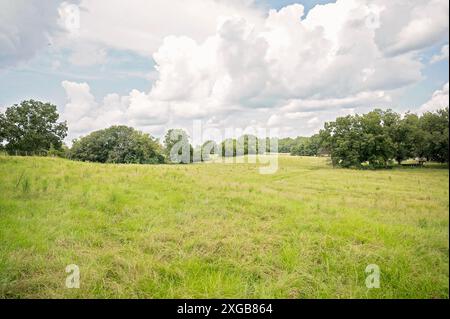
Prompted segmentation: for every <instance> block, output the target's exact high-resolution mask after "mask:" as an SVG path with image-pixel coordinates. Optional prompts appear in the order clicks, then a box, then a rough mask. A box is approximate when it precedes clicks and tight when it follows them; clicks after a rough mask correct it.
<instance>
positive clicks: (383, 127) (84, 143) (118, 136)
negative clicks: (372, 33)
mask: <svg viewBox="0 0 450 319" xmlns="http://www.w3.org/2000/svg"><path fill="white" fill-rule="evenodd" d="M448 113H449V109H448V107H447V108H444V109H441V110H438V111H435V112H426V113H424V114H422V115H417V114H413V113H406V114H405V115H404V116H401V115H400V114H399V113H396V112H394V111H392V110H381V109H375V110H373V111H371V112H369V113H367V114H363V115H347V116H344V117H338V118H337V119H336V120H335V121H331V122H327V123H325V125H324V128H323V129H321V130H320V132H319V133H318V134H315V135H313V136H311V137H297V138H284V139H277V138H272V140H269V138H265V139H262V138H258V137H256V136H254V135H248V134H247V135H243V136H241V137H239V138H236V139H226V140H224V141H222V142H221V143H219V144H218V143H216V142H214V141H207V142H205V143H203V144H202V145H200V146H196V147H193V146H192V145H191V144H190V142H189V136H188V134H187V133H186V132H185V131H183V130H181V129H171V130H169V131H168V132H167V133H166V134H165V136H164V138H163V140H162V143H160V141H159V140H158V139H156V138H154V137H153V136H151V135H150V134H147V133H143V132H140V131H138V130H136V129H134V128H131V127H127V126H123V125H117V126H111V127H109V128H106V129H103V130H98V131H95V132H92V133H90V134H88V135H86V136H83V137H81V138H79V139H76V140H74V141H73V145H72V147H71V148H68V147H67V146H65V145H64V143H63V140H64V138H65V137H66V136H67V130H68V127H67V123H66V122H59V121H58V120H59V114H58V112H57V108H56V106H55V105H52V104H50V103H43V102H40V101H34V100H29V101H23V102H22V103H20V104H19V105H17V104H15V105H13V106H11V107H9V108H7V109H6V111H5V112H4V113H2V114H0V150H4V151H6V152H8V153H9V154H17V153H18V154H23V153H24V152H25V154H28V153H37V154H40V153H41V152H45V153H47V154H51V155H57V156H61V157H67V158H70V159H74V160H80V161H91V162H101V163H139V164H162V163H170V162H177V163H186V164H187V163H192V162H198V161H206V160H209V159H210V157H211V155H212V154H217V155H218V156H223V157H235V156H240V155H248V154H263V153H265V152H269V151H271V152H274V151H278V152H280V153H290V154H291V155H300V156H320V155H323V156H330V157H331V161H332V163H333V165H334V166H341V167H361V166H364V165H368V166H371V167H374V168H377V167H386V166H389V165H392V163H393V162H394V161H396V162H397V163H401V162H402V161H404V160H406V159H410V158H421V159H424V160H427V161H436V162H441V163H448V160H449V150H448V149H449V131H448V129H449V122H448V121H449V118H448V116H449V114H448ZM271 145H272V146H273V145H277V146H278V149H277V150H274V149H272V150H271V149H270V147H271Z"/></svg>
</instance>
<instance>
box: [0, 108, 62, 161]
mask: <svg viewBox="0 0 450 319" xmlns="http://www.w3.org/2000/svg"><path fill="white" fill-rule="evenodd" d="M58 119H59V114H58V111H57V109H56V106H55V105H53V104H50V103H43V102H40V101H34V100H28V101H23V102H22V103H20V104H14V105H13V106H11V107H8V108H7V109H6V111H5V113H4V114H0V144H5V146H4V147H5V149H6V150H7V151H8V152H9V153H14V152H20V153H23V152H30V153H33V152H42V151H48V150H49V149H50V148H54V149H57V150H59V149H61V147H62V144H63V139H64V138H65V137H66V136H67V124H66V122H58Z"/></svg>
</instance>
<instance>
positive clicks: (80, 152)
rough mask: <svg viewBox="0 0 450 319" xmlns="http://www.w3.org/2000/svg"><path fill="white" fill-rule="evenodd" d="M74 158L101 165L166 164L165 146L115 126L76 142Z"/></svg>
mask: <svg viewBox="0 0 450 319" xmlns="http://www.w3.org/2000/svg"><path fill="white" fill-rule="evenodd" d="M70 157H71V158H72V159H76V160H81V161H90V162H100V163H136V164H157V163H163V162H164V156H163V155H162V149H161V146H160V145H159V143H158V141H157V140H156V139H154V138H153V137H152V136H150V135H149V134H146V133H142V132H140V131H137V130H135V129H133V128H131V127H127V126H111V127H110V128H107V129H104V130H99V131H95V132H92V133H91V134H89V135H87V136H85V137H82V138H80V139H78V140H75V141H74V142H73V146H72V148H71V150H70Z"/></svg>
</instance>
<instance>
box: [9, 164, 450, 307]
mask: <svg viewBox="0 0 450 319" xmlns="http://www.w3.org/2000/svg"><path fill="white" fill-rule="evenodd" d="M448 190H449V175H448V169H437V168H414V169H392V170H380V171H366V170H345V169H333V168H331V167H329V166H328V164H327V162H326V159H323V158H301V157H289V156H281V157H280V163H279V170H278V172H277V173H276V174H273V175H260V174H259V173H258V167H257V166H256V165H254V164H235V165H233V164H193V165H161V166H151V165H102V164H91V163H80V162H72V161H68V160H61V159H54V158H36V157H28V158H26V157H4V156H3V157H0V243H1V244H0V297H3V298H16V297H19V298H83V297H84V298H113V297H114V298H116V297H117V298H177V297H180V298H197V297H199V298H201V297H203V298H244V297H245V298H448V296H449V245H448V240H449V237H448V235H449V200H448V195H449V194H448ZM69 264H76V265H78V266H79V268H80V273H81V287H80V289H68V288H65V278H66V276H67V274H66V273H65V267H66V266H67V265H69ZM368 264H377V265H378V266H379V267H380V269H381V287H380V288H379V289H368V288H366V286H365V278H366V274H365V272H364V270H365V268H366V266H367V265H368Z"/></svg>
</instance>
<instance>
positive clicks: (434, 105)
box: [420, 82, 449, 112]
mask: <svg viewBox="0 0 450 319" xmlns="http://www.w3.org/2000/svg"><path fill="white" fill-rule="evenodd" d="M448 99H449V95H448V82H447V83H445V84H444V86H443V87H442V89H440V90H436V91H434V93H433V95H432V96H431V98H430V100H429V101H427V102H426V103H424V104H423V105H422V106H421V107H420V111H421V112H428V111H435V110H438V109H442V108H444V107H448V105H449V102H448Z"/></svg>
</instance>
